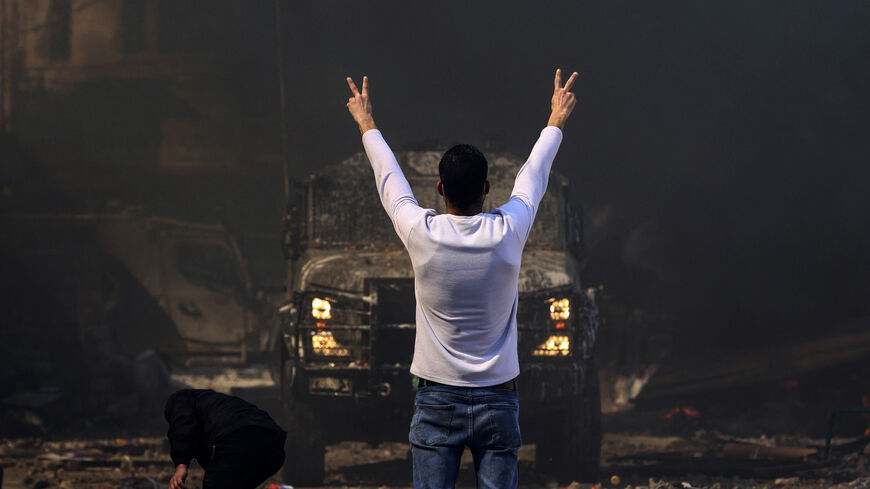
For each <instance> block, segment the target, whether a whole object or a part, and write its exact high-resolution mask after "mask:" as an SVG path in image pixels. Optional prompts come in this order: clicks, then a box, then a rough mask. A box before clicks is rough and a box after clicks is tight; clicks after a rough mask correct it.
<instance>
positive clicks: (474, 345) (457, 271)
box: [363, 127, 562, 387]
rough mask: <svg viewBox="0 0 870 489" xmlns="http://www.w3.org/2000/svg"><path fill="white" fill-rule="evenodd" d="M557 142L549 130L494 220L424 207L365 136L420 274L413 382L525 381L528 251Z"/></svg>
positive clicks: (377, 142)
mask: <svg viewBox="0 0 870 489" xmlns="http://www.w3.org/2000/svg"><path fill="white" fill-rule="evenodd" d="M561 140H562V132H561V130H559V129H558V128H555V127H547V128H545V129H544V130H543V131H542V132H541V136H540V138H539V139H538V142H537V144H535V147H534V148H533V150H532V152H531V154H530V156H529V159H528V160H527V161H526V163H525V164H524V165H523V167H522V168H521V169H520V171H519V173H518V174H517V179H516V182H515V184H514V189H513V192H512V193H511V198H510V199H509V200H508V202H506V203H504V204H503V205H501V206H500V207H498V208H496V209H493V210H492V212H491V213H479V214H476V215H471V216H460V215H453V214H449V213H448V214H440V215H438V214H436V213H435V211H434V210H432V209H423V208H421V207H420V206H419V205H418V204H417V201H416V199H414V196H413V193H412V192H411V188H410V186H409V185H408V182H407V181H406V180H405V177H404V175H403V174H402V171H401V169H400V168H399V165H398V162H397V161H396V159H395V156H394V155H393V153H392V151H391V150H390V148H389V146H388V145H387V143H386V142H385V141H384V139H383V136H382V135H381V133H380V131H378V130H370V131H367V132H366V133H365V134H364V135H363V145H364V146H365V149H366V154H367V155H368V157H369V161H370V162H371V164H372V168H373V169H374V173H375V180H376V183H377V187H378V190H379V193H380V195H381V201H382V203H383V204H384V208H385V209H386V210H387V213H388V214H389V216H390V218H391V220H392V221H393V225H394V226H395V228H396V232H397V233H398V235H399V237H400V238H401V239H402V242H403V243H404V244H405V247H406V248H407V249H408V253H409V255H410V257H411V263H412V265H413V267H414V276H415V291H416V292H415V294H416V301H417V305H416V323H417V336H416V340H415V346H414V360H413V362H412V364H411V373H413V374H414V375H417V376H419V377H422V378H425V379H428V380H432V381H435V382H439V383H444V384H447V385H454V386H460V387H484V386H489V385H497V384H501V383H503V382H505V381H507V380H510V379H513V378H515V377H516V376H517V375H519V372H520V369H519V361H518V359H517V332H516V311H517V302H518V281H519V272H520V264H521V260H522V252H523V246H524V245H525V242H526V240H527V239H528V235H529V232H530V230H531V227H532V222H533V221H534V216H535V213H536V211H537V207H538V204H539V203H540V201H541V198H542V197H543V195H544V193H545V191H546V189H547V179H548V176H549V172H550V167H551V165H552V162H553V158H554V157H555V155H556V152H557V150H558V148H559V144H560V142H561Z"/></svg>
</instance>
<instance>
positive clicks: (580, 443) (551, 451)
mask: <svg viewBox="0 0 870 489" xmlns="http://www.w3.org/2000/svg"><path fill="white" fill-rule="evenodd" d="M582 385H583V387H582V389H581V392H580V394H579V395H577V396H575V397H573V398H571V399H570V400H569V401H568V402H567V403H566V409H565V410H564V412H561V413H558V415H557V416H554V417H553V419H554V420H556V421H555V422H554V423H552V424H550V425H548V427H547V431H548V433H545V434H544V436H542V437H539V439H538V443H537V447H536V449H535V467H536V468H537V471H538V473H540V474H545V475H549V476H552V477H555V478H556V479H557V480H559V481H560V482H565V483H569V482H572V481H578V482H596V481H597V480H598V472H599V466H600V465H601V390H600V386H599V383H598V368H597V366H596V365H595V361H594V358H593V359H590V361H589V363H588V365H587V366H586V368H585V369H584V376H583V382H582Z"/></svg>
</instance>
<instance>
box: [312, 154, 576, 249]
mask: <svg viewBox="0 0 870 489" xmlns="http://www.w3.org/2000/svg"><path fill="white" fill-rule="evenodd" d="M433 155H437V153H433V152H405V153H398V154H397V157H398V158H399V161H400V164H401V165H402V168H403V170H405V174H406V176H407V177H408V181H409V182H410V184H411V188H412V190H413V191H414V197H415V198H416V199H417V201H418V202H419V204H420V205H421V206H423V207H426V208H432V209H435V211H436V212H439V213H441V212H444V202H443V200H442V199H441V197H440V196H439V195H438V194H437V192H436V190H435V184H436V182H437V181H438V177H437V160H435V162H434V165H435V169H436V170H435V171H434V172H433V171H432V168H431V167H432V162H431V161H428V160H432V159H433ZM439 156H440V155H439ZM403 160H404V161H403ZM420 160H426V161H424V162H422V163H421V161H420ZM521 164H522V162H521V161H519V160H518V159H517V158H516V157H500V158H497V159H496V160H495V163H494V164H493V162H491V163H490V172H489V173H490V174H489V181H490V184H491V187H492V190H491V191H490V193H489V195H488V196H487V199H486V203H485V205H484V207H485V208H486V209H487V211H489V210H491V209H492V208H495V207H498V206H499V205H502V204H504V203H505V202H507V200H508V198H509V197H510V192H511V189H512V188H513V179H514V176H515V175H516V172H517V171H518V170H519V168H520V166H521ZM415 170H417V171H415ZM421 170H422V171H421ZM564 183H565V182H564V179H563V178H562V177H560V176H558V175H556V176H555V178H551V182H550V186H549V188H548V189H547V193H546V195H545V196H544V199H543V200H542V201H541V205H540V207H539V209H538V213H537V216H536V217H535V223H534V225H533V227H532V232H531V235H530V236H529V241H528V243H527V246H530V247H542V248H548V249H557V250H562V249H565V247H566V234H571V233H572V232H574V231H573V230H571V229H569V230H567V233H566V229H565V228H566V224H568V223H569V222H575V220H574V219H573V218H572V217H573V216H568V215H566V212H567V213H571V212H577V211H578V210H577V209H572V208H571V206H566V205H564V203H563V200H564V198H565V189H564V187H563V184H564ZM306 193H307V195H306V197H307V199H306V200H307V205H306V207H308V212H307V216H306V217H307V219H306V221H307V222H306V225H305V234H306V237H307V238H308V239H309V244H310V245H311V246H315V247H327V248H328V247H359V248H393V247H401V242H400V241H399V239H398V237H397V236H396V233H395V230H394V229H393V226H392V224H391V223H390V220H389V218H388V217H387V215H386V213H385V212H384V209H383V207H382V206H381V202H380V200H379V198H378V194H377V192H376V190H375V187H374V180H373V178H372V175H371V168H370V167H369V166H368V162H367V161H366V160H365V158H364V157H360V156H356V157H355V158H352V159H350V160H347V161H345V162H343V163H342V164H340V165H335V166H333V167H327V168H325V169H324V170H323V171H322V172H320V173H318V174H317V175H315V176H314V177H312V178H311V179H310V180H309V182H308V186H307V189H306ZM578 225H579V224H578Z"/></svg>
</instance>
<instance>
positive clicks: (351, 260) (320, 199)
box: [281, 151, 601, 485]
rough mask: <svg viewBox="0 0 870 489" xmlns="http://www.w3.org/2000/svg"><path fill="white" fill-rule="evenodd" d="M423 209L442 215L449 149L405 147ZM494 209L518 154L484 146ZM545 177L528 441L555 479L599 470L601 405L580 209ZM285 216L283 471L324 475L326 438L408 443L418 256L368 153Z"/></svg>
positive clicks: (526, 409) (525, 319)
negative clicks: (444, 155)
mask: <svg viewBox="0 0 870 489" xmlns="http://www.w3.org/2000/svg"><path fill="white" fill-rule="evenodd" d="M396 157H397V159H398V160H399V163H400V165H401V166H402V168H403V170H404V172H405V175H406V177H407V178H408V181H409V182H410V184H411V187H412V188H413V191H414V195H415V197H416V198H417V200H418V202H419V203H420V205H421V206H423V207H427V208H433V209H435V210H436V211H438V212H444V202H443V200H442V199H441V198H440V197H439V196H438V194H437V192H436V190H435V184H436V182H437V181H438V162H439V160H440V158H441V153H439V152H432V151H418V152H399V153H397V154H396ZM488 160H489V164H490V166H489V180H490V182H491V184H492V190H491V192H490V194H489V195H488V197H487V201H486V205H485V207H489V208H492V207H496V206H498V205H500V204H502V203H504V202H506V201H507V200H508V197H509V194H510V191H511V189H512V188H513V180H514V178H515V176H516V173H517V171H518V170H519V168H520V167H521V165H522V163H523V161H522V160H521V159H519V158H517V157H515V156H513V155H510V154H499V153H495V154H489V155H488ZM573 194H574V192H573V191H572V189H571V188H570V187H569V186H568V182H567V180H566V179H565V178H563V177H562V176H560V175H558V174H555V173H554V174H553V175H551V177H550V185H549V189H548V191H547V194H546V196H545V197H544V199H543V201H542V203H541V206H540V209H539V211H538V215H537V218H536V220H535V224H534V227H533V229H532V232H531V236H530V238H529V241H528V243H527V245H526V248H525V252H524V254H523V265H522V269H521V272H520V281H519V294H520V298H519V309H518V312H517V325H518V348H519V356H520V366H521V371H522V373H521V374H520V376H519V380H518V386H519V387H518V390H519V394H520V398H521V404H520V405H521V409H520V419H521V427H522V435H523V441H524V442H525V443H535V444H536V450H535V452H536V467H537V470H538V471H539V472H542V473H547V474H551V475H552V476H555V477H557V478H558V479H560V480H565V481H570V480H572V479H575V480H576V479H583V480H588V479H592V478H594V477H595V475H596V473H597V470H598V465H599V459H600V441H601V434H600V417H601V410H600V401H599V385H598V376H597V370H596V366H595V362H594V357H593V347H594V345H595V338H596V333H597V329H598V313H597V306H596V304H595V299H594V292H593V291H591V290H590V291H585V290H584V289H583V288H582V287H581V284H580V280H579V270H580V268H581V266H582V263H583V258H584V257H583V251H584V250H583V229H582V216H581V211H580V209H581V208H580V206H579V204H578V203H576V202H574V201H573V199H572V197H573ZM294 195H295V196H296V197H295V199H293V201H292V202H290V203H289V204H288V213H287V215H286V217H285V237H284V249H285V256H286V258H287V260H288V291H289V294H288V298H287V302H286V303H285V304H284V305H283V307H282V308H281V311H282V313H283V314H282V317H283V319H282V328H283V345H282V346H283V348H281V356H282V360H281V362H282V377H281V396H282V409H283V419H284V426H285V427H286V428H287V429H288V431H289V436H288V438H287V439H288V445H287V460H288V462H287V463H286V464H285V478H286V480H287V481H288V482H291V483H293V484H302V485H307V484H319V483H321V482H322V479H323V476H324V461H323V457H324V447H325V445H326V444H329V443H335V442H337V441H343V440H359V441H368V442H374V443H377V442H381V441H386V440H407V437H408V426H409V423H410V421H411V414H412V411H413V396H414V390H415V382H414V380H415V379H412V376H411V374H410V373H409V367H410V363H411V358H412V355H413V349H414V335H415V324H414V323H415V319H414V315H415V313H414V311H415V298H414V297H415V296H414V279H413V270H412V267H411V262H410V259H409V258H408V254H407V252H406V251H405V249H404V248H403V247H402V244H401V242H400V241H399V239H398V237H397V236H396V234H395V231H394V230H393V226H392V224H391V223H390V221H389V219H388V217H387V215H386V213H385V212H384V210H383V208H382V207H381V203H380V201H379V198H378V195H377V192H376V190H375V187H374V177H373V176H372V171H371V167H370V165H369V163H368V160H367V159H366V156H365V154H364V153H359V154H356V155H355V156H353V157H351V158H349V159H347V160H345V161H343V162H341V163H340V164H337V165H332V166H327V167H324V168H323V169H322V170H321V171H318V172H317V173H316V174H314V175H312V176H311V177H310V178H309V179H308V180H307V181H306V182H305V183H304V184H300V185H299V188H298V189H297V191H296V192H294Z"/></svg>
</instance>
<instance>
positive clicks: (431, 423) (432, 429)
mask: <svg viewBox="0 0 870 489" xmlns="http://www.w3.org/2000/svg"><path fill="white" fill-rule="evenodd" d="M453 410H454V406H453V405H452V404H417V405H415V406H414V418H413V420H412V422H411V428H412V431H413V434H414V438H415V439H416V441H417V442H418V443H421V444H423V445H438V444H440V443H444V442H446V441H447V438H448V437H449V436H450V424H451V423H452V422H453Z"/></svg>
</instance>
